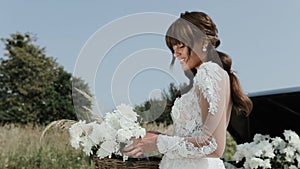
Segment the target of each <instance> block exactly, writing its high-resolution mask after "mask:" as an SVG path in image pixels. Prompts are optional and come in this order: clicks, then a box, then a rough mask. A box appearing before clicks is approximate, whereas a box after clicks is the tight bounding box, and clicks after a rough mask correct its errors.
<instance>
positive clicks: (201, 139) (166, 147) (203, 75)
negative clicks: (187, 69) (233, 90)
mask: <svg viewBox="0 0 300 169" xmlns="http://www.w3.org/2000/svg"><path fill="white" fill-rule="evenodd" d="M229 86H230V84H229V77H228V75H227V73H226V72H225V71H224V70H223V69H222V68H221V67H220V66H218V65H217V64H215V63H212V62H206V63H203V64H201V66H200V68H199V69H198V72H197V74H196V76H195V78H194V85H193V88H192V89H191V90H190V91H189V92H187V93H185V94H184V95H182V96H181V97H180V98H177V99H176V100H175V102H174V106H173V108H172V112H171V116H172V119H173V124H174V134H173V136H166V135H159V136H158V140H157V147H158V150H159V152H160V153H163V154H165V156H167V158H169V159H176V158H202V157H205V156H207V155H209V154H211V153H213V152H214V151H215V150H216V149H217V146H218V144H217V141H218V139H219V137H218V136H216V135H215V131H216V130H220V129H219V128H218V127H219V124H221V125H223V124H224V122H225V121H226V114H227V112H228V111H230V109H231V104H230V87H229ZM224 128H226V125H225V126H224Z"/></svg>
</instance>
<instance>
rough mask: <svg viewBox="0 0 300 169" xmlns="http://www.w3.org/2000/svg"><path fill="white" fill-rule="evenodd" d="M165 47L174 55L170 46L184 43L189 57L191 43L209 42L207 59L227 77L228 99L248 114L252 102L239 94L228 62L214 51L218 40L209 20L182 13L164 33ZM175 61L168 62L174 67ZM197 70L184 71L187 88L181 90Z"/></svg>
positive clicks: (202, 16)
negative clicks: (224, 72)
mask: <svg viewBox="0 0 300 169" xmlns="http://www.w3.org/2000/svg"><path fill="white" fill-rule="evenodd" d="M165 39H166V44H167V46H168V47H169V49H170V50H171V52H172V53H174V50H173V46H174V45H177V44H180V43H182V44H184V45H186V46H187V47H188V49H189V54H190V53H191V50H192V48H193V47H194V43H195V42H196V41H197V40H198V41H199V40H204V39H207V40H209V42H210V43H209V44H208V46H207V60H206V61H213V62H215V63H217V64H218V65H220V66H221V67H222V68H223V69H224V70H225V71H226V72H227V73H228V75H229V78H230V90H231V99H232V102H233V108H234V109H235V110H236V111H237V112H241V111H243V112H245V113H246V115H249V114H250V112H251V111H252V107H253V105H252V101H251V100H250V98H249V97H248V96H247V95H246V94H245V93H244V92H243V90H242V88H241V85H240V82H239V80H238V78H237V76H236V75H235V73H234V71H232V70H231V65H232V59H231V58H230V57H229V56H228V55H227V54H225V53H223V52H220V51H218V50H216V48H217V47H218V46H219V45H220V43H221V41H220V39H219V38H218V29H217V27H216V25H215V24H214V22H213V21H212V19H211V18H210V17H209V16H208V15H207V14H205V13H203V12H185V13H182V14H181V15H180V18H178V19H177V20H176V21H175V22H173V23H172V25H171V26H170V27H169V29H168V31H167V33H166V37H165ZM174 61H175V58H174V57H173V60H172V62H171V65H173V64H174ZM196 72H197V70H196V69H195V68H193V69H191V70H190V71H189V72H188V71H187V72H185V74H186V75H187V77H188V78H189V79H190V85H189V86H188V87H187V88H186V89H184V90H185V91H187V90H189V89H190V88H191V87H192V84H193V77H194V76H190V75H191V74H192V75H195V74H196Z"/></svg>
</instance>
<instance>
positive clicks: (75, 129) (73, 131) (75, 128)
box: [69, 120, 86, 149]
mask: <svg viewBox="0 0 300 169" xmlns="http://www.w3.org/2000/svg"><path fill="white" fill-rule="evenodd" d="M84 125H86V124H85V121H81V120H80V121H79V122H77V123H75V124H73V125H71V127H70V128H69V133H70V137H71V146H72V147H74V148H75V149H78V148H79V143H80V141H81V138H80V137H81V135H82V134H83V132H84V131H83V128H85V127H83V126H84Z"/></svg>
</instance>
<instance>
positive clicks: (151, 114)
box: [135, 83, 186, 125]
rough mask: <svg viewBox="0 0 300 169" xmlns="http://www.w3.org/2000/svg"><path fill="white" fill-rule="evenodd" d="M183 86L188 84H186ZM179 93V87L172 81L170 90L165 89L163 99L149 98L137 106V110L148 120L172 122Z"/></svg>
mask: <svg viewBox="0 0 300 169" xmlns="http://www.w3.org/2000/svg"><path fill="white" fill-rule="evenodd" d="M182 86H186V84H183V85H182ZM178 93H179V88H178V87H176V86H175V84H174V83H170V85H169V88H168V90H167V91H166V90H164V91H163V93H162V98H163V99H162V100H158V99H151V100H147V101H145V102H144V103H143V104H142V105H138V106H136V107H135V111H136V112H137V113H138V114H139V115H140V116H141V118H142V119H145V121H147V122H149V121H155V122H158V123H161V122H162V123H166V124H167V125H168V124H171V123H172V119H171V114H170V113H171V109H172V106H173V103H174V100H175V99H176V97H177V96H178ZM162 108H163V109H162Z"/></svg>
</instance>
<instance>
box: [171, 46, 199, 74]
mask: <svg viewBox="0 0 300 169" xmlns="http://www.w3.org/2000/svg"><path fill="white" fill-rule="evenodd" d="M173 50H174V54H173V55H174V57H176V58H177V59H178V60H179V61H180V64H181V68H182V70H183V71H186V70H190V69H192V68H198V67H199V66H200V64H201V63H202V61H201V59H200V57H198V56H197V54H196V53H195V52H194V51H191V55H190V57H189V48H188V47H187V46H185V45H184V44H183V43H180V44H177V45H174V46H173Z"/></svg>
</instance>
